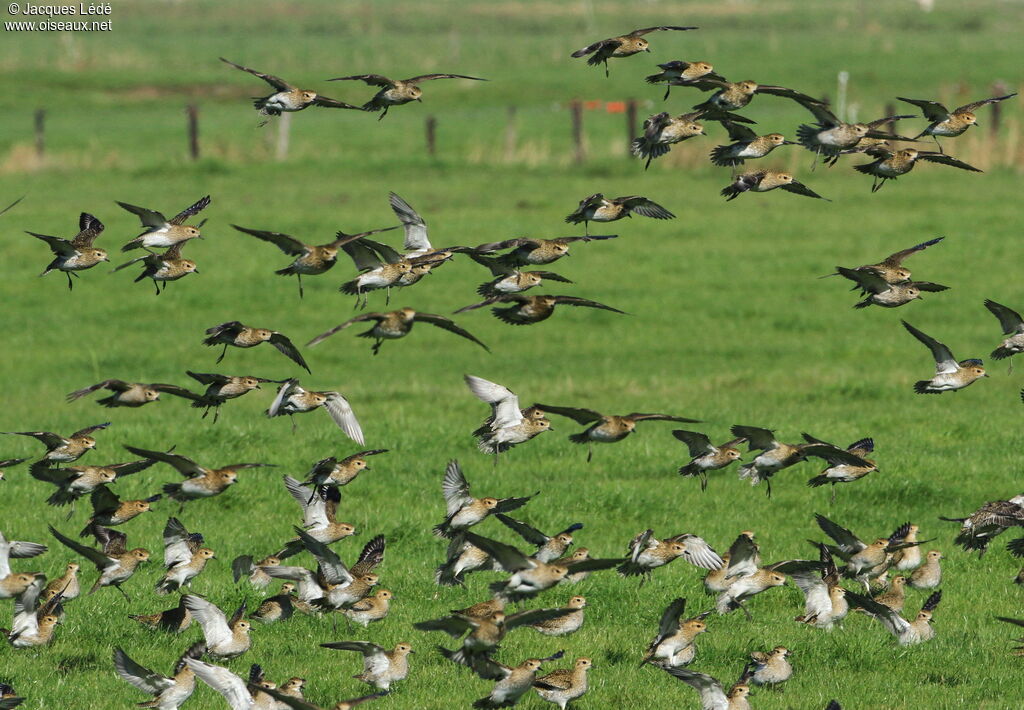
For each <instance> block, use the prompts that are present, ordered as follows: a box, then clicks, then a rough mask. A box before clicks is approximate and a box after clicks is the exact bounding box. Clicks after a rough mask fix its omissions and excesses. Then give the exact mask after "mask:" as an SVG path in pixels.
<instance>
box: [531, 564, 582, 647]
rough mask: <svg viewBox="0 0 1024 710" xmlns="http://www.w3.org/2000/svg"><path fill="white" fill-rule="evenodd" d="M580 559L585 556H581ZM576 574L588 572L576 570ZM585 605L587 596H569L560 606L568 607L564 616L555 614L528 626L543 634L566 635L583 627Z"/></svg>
mask: <svg viewBox="0 0 1024 710" xmlns="http://www.w3.org/2000/svg"><path fill="white" fill-rule="evenodd" d="M581 559H587V558H586V557H583V558H581ZM573 562H574V560H565V561H561V560H558V561H556V562H555V564H569V565H571V564H573ZM577 574H589V573H580V572H577ZM566 579H568V575H567V576H566ZM586 606H587V598H586V597H584V596H582V595H580V594H577V595H575V596H573V597H571V598H570V599H569V601H567V602H566V604H565V606H564V607H562V608H563V609H568V610H569V613H567V614H565V615H564V616H557V617H555V618H553V619H544V620H542V621H537V622H534V623H532V624H528V626H529V627H530V628H531V629H533V630H534V631H536V632H538V633H541V634H544V635H545V636H568V635H569V634H573V633H576V632H577V631H579V630H580V628H582V627H583V614H584V611H583V610H584V609H585V608H586Z"/></svg>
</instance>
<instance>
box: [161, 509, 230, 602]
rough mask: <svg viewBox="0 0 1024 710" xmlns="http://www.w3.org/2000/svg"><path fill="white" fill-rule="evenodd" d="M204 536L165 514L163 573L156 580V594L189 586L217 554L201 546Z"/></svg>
mask: <svg viewBox="0 0 1024 710" xmlns="http://www.w3.org/2000/svg"><path fill="white" fill-rule="evenodd" d="M204 542H205V541H204V540H203V536H202V535H200V534H199V533H190V532H189V531H188V530H187V529H186V528H185V526H184V525H182V524H181V521H180V520H178V519H177V518H168V519H167V524H166V525H165V526H164V568H165V569H166V571H165V572H164V576H163V577H161V578H160V579H159V580H158V581H157V583H156V593H157V594H170V593H171V592H175V591H177V590H179V589H181V588H182V587H183V586H185V585H188V586H189V587H191V586H192V580H193V579H195V578H196V577H197V576H199V574H200V573H201V572H202V571H203V569H204V568H205V567H206V563H207V562H209V561H210V560H212V559H216V557H217V555H216V553H214V551H213V550H211V549H210V548H209V547H204V546H203V543H204Z"/></svg>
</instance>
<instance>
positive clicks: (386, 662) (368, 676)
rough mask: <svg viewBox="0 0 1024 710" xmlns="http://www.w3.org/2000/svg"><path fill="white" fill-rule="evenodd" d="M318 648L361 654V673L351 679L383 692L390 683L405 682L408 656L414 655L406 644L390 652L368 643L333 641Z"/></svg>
mask: <svg viewBox="0 0 1024 710" xmlns="http://www.w3.org/2000/svg"><path fill="white" fill-rule="evenodd" d="M320 646H321V647H322V648H330V649H333V650H336V651H356V652H357V653H361V654H362V656H363V671H362V673H359V674H357V675H354V676H352V677H353V678H355V679H356V680H360V681H362V682H364V683H367V684H369V685H372V686H373V687H374V688H376V689H377V690H381V691H384V692H387V691H389V690H391V684H392V683H396V682H398V681H400V680H405V678H406V676H408V675H409V654H410V653H416V651H414V650H413V648H412V646H411V645H410V644H408V643H399V644H396V645H395V647H394V648H393V649H391V650H390V651H388V650H386V649H384V648H382V647H381V646H378V645H377V644H375V643H370V642H369V641H335V642H332V643H322V644H320Z"/></svg>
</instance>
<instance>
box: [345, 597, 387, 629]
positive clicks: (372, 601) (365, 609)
mask: <svg viewBox="0 0 1024 710" xmlns="http://www.w3.org/2000/svg"><path fill="white" fill-rule="evenodd" d="M393 597H394V593H392V592H391V590H389V589H378V590H377V591H376V592H374V593H373V594H372V595H371V596H367V597H363V598H362V599H360V600H359V601H357V602H354V603H353V604H349V605H348V606H346V607H345V608H344V609H342V610H341V613H342V614H344V615H345V616H346V617H347V618H348V619H350V620H351V621H354V622H356V623H357V624H360V625H362V626H364V627H365V626H369V625H370V624H372V623H373V622H375V621H383V620H384V619H385V618H386V617H387V615H388V612H389V611H390V610H391V599H392V598H393Z"/></svg>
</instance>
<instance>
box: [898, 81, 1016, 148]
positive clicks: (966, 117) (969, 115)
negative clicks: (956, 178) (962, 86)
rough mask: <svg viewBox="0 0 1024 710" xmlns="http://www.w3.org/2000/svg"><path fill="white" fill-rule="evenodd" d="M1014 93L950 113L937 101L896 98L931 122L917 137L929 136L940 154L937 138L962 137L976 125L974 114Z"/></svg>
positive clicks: (976, 120)
mask: <svg viewBox="0 0 1024 710" xmlns="http://www.w3.org/2000/svg"><path fill="white" fill-rule="evenodd" d="M1016 95H1017V94H1016V93H1013V94H1007V95H1006V96H993V97H992V98H990V99H982V100H981V101H974V102H972V103H969V104H964V105H963V106H960V107H958V108H956V109H953V110H952V111H950V110H949V109H947V108H946V107H945V106H943V105H942V104H940V103H939V102H938V101H928V100H925V99H905V98H903V97H901V96H897V97H896V98H898V99H899V100H900V101H905V102H906V103H908V104H913V105H914V106H917V107H918V108H919V109H921V113H923V114H924V117H925V118H926V119H928V120H929V121H931V123H930V124H929V126H928V127H927V128H926V129H924V130H923V131H921V133H920V134H919V135H918V136H917V137H918V138H923V137H924V136H931V137H932V139H933V140H934V141H935V145H937V146H938V147H939V152H940V153H941V152H942V144H941V143H939V136H942V137H943V138H955V137H957V136H959V135H962V134H963V133H964V132H965V131H966V130H967V129H968V128H970V127H971V126H976V125H978V119H977V116H975V115H974V114H975V112H976V111H977V110H978V109H979V108H981V107H983V106H988V105H989V104H995V103H999V102H1000V101H1006V99H1012V98H1013V97H1014V96H1016Z"/></svg>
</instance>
